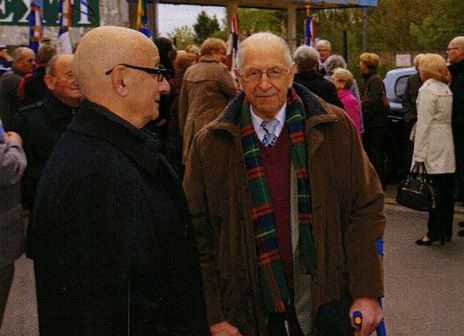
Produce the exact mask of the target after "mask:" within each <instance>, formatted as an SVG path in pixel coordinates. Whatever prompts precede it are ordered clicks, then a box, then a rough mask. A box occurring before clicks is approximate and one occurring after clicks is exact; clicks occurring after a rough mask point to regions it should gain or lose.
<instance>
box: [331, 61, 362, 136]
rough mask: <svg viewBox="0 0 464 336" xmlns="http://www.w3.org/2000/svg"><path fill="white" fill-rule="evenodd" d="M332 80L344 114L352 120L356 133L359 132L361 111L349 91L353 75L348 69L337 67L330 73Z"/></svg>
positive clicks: (357, 101)
mask: <svg viewBox="0 0 464 336" xmlns="http://www.w3.org/2000/svg"><path fill="white" fill-rule="evenodd" d="M332 82H333V83H334V85H335V88H336V89H337V95H338V98H339V99H340V101H341V102H342V104H343V106H344V108H345V112H346V114H348V116H349V117H350V119H351V120H352V121H353V123H354V126H355V127H356V131H357V132H358V134H361V112H360V104H359V100H357V99H356V98H355V97H354V96H353V94H352V93H351V90H350V88H351V85H352V84H353V75H352V74H351V72H350V71H348V70H346V69H342V68H337V69H335V70H334V72H333V74H332Z"/></svg>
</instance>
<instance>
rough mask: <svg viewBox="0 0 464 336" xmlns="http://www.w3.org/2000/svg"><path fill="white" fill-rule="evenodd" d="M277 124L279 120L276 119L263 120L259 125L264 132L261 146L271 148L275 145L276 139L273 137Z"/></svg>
mask: <svg viewBox="0 0 464 336" xmlns="http://www.w3.org/2000/svg"><path fill="white" fill-rule="evenodd" d="M278 124H279V120H277V119H275V118H274V119H271V120H263V122H262V123H261V127H262V129H263V130H264V132H266V134H265V135H264V138H263V144H264V145H265V146H266V147H271V146H272V145H274V144H275V142H276V140H277V137H276V135H275V129H276V127H277V125H278Z"/></svg>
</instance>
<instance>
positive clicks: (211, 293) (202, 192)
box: [184, 136, 225, 325]
mask: <svg viewBox="0 0 464 336" xmlns="http://www.w3.org/2000/svg"><path fill="white" fill-rule="evenodd" d="M201 147H202V145H201V143H200V141H199V137H198V136H197V137H195V140H194V143H193V145H192V149H191V151H190V158H189V160H188V162H187V166H186V171H185V176H184V189H185V193H186V196H187V200H188V203H189V207H190V212H191V213H192V218H193V227H194V230H195V235H196V238H197V245H198V252H199V257H200V265H201V275H202V278H203V287H204V291H205V299H206V311H207V316H208V323H209V324H210V325H212V324H215V323H218V322H221V321H224V319H225V318H224V314H223V312H222V310H221V294H220V290H219V279H218V274H217V266H216V262H217V261H216V251H217V248H216V247H217V243H218V239H219V238H218V236H219V228H217V227H215V226H214V225H213V223H212V222H213V221H212V218H211V216H210V214H209V211H208V199H207V191H206V188H205V176H204V175H203V170H202V158H201V155H200V149H201Z"/></svg>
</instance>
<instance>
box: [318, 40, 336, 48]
mask: <svg viewBox="0 0 464 336" xmlns="http://www.w3.org/2000/svg"><path fill="white" fill-rule="evenodd" d="M319 46H321V47H325V48H327V49H328V50H332V43H330V41H328V40H319V41H317V43H316V49H317V47H319Z"/></svg>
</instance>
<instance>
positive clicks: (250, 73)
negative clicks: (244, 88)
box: [239, 67, 288, 83]
mask: <svg viewBox="0 0 464 336" xmlns="http://www.w3.org/2000/svg"><path fill="white" fill-rule="evenodd" d="M287 73H288V69H286V68H281V67H273V68H270V69H267V70H261V69H248V70H246V71H244V72H239V74H240V77H242V79H243V81H244V82H246V83H248V82H257V81H259V80H260V79H261V78H262V77H263V75H264V74H266V76H267V78H269V79H270V80H278V79H281V78H282V77H284V76H285V75H286V74H287Z"/></svg>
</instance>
